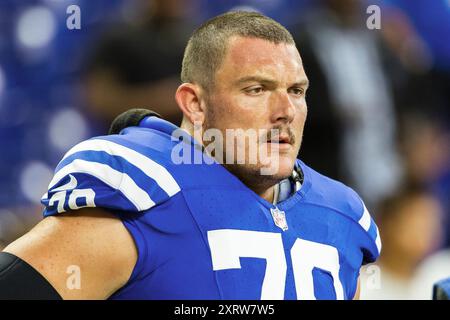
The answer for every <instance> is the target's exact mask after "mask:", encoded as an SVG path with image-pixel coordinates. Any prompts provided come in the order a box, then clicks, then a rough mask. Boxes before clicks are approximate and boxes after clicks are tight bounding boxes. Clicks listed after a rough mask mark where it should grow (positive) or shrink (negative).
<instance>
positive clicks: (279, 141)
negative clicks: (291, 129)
mask: <svg viewBox="0 0 450 320" xmlns="http://www.w3.org/2000/svg"><path fill="white" fill-rule="evenodd" d="M267 143H273V144H279V145H283V144H284V145H287V144H289V145H290V144H292V140H291V139H290V138H289V136H287V135H286V136H284V135H282V136H278V137H273V138H271V139H268V140H267Z"/></svg>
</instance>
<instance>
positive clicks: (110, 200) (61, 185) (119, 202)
mask: <svg viewBox="0 0 450 320" xmlns="http://www.w3.org/2000/svg"><path fill="white" fill-rule="evenodd" d="M179 191H180V187H179V185H178V184H177V182H176V181H175V179H174V177H173V176H172V175H171V173H170V172H169V171H168V170H167V169H166V168H165V167H164V166H163V165H162V164H160V163H158V162H156V161H155V160H153V159H152V157H151V155H149V154H144V153H142V152H139V151H137V150H135V149H133V148H132V147H130V145H129V144H125V143H123V142H122V141H120V140H119V139H117V138H116V136H105V137H99V138H93V139H90V140H87V141H84V142H81V143H80V144H78V145H76V146H75V147H73V148H72V149H71V150H70V151H69V152H68V153H66V155H65V156H64V157H63V159H62V160H61V162H60V163H59V164H58V166H57V167H56V169H55V175H54V177H53V179H52V181H51V182H50V184H49V187H48V192H47V193H46V194H45V195H44V196H43V197H42V199H41V202H42V204H43V205H44V206H45V209H44V216H50V215H56V214H58V213H62V212H66V211H70V210H77V209H80V208H84V207H100V208H105V209H110V210H121V211H127V212H142V211H146V210H148V209H150V208H152V207H153V206H155V205H158V204H160V203H162V202H164V201H166V200H167V199H169V198H170V197H172V196H173V195H175V194H176V193H178V192H179Z"/></svg>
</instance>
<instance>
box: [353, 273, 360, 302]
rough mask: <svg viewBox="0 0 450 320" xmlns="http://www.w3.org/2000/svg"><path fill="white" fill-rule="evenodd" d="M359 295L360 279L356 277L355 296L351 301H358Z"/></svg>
mask: <svg viewBox="0 0 450 320" xmlns="http://www.w3.org/2000/svg"><path fill="white" fill-rule="evenodd" d="M360 294H361V277H358V284H357V287H356V292H355V296H354V297H353V300H359V297H360Z"/></svg>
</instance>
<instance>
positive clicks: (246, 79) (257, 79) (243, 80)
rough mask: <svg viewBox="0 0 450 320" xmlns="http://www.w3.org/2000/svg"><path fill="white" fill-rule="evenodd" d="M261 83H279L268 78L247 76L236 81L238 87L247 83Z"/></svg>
mask: <svg viewBox="0 0 450 320" xmlns="http://www.w3.org/2000/svg"><path fill="white" fill-rule="evenodd" d="M252 81H254V82H261V83H266V84H268V83H269V84H276V83H277V81H275V80H273V79H270V78H266V77H261V76H247V77H243V78H240V79H238V80H237V81H236V85H241V84H244V83H246V82H252Z"/></svg>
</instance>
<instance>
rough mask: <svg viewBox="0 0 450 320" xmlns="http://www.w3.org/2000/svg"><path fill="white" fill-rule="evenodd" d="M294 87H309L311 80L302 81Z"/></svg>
mask: <svg viewBox="0 0 450 320" xmlns="http://www.w3.org/2000/svg"><path fill="white" fill-rule="evenodd" d="M292 87H306V88H308V87H309V80H308V79H302V80H300V81H299V82H295V83H294V84H293V85H292Z"/></svg>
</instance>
